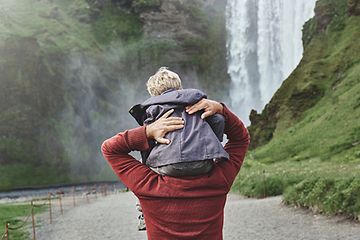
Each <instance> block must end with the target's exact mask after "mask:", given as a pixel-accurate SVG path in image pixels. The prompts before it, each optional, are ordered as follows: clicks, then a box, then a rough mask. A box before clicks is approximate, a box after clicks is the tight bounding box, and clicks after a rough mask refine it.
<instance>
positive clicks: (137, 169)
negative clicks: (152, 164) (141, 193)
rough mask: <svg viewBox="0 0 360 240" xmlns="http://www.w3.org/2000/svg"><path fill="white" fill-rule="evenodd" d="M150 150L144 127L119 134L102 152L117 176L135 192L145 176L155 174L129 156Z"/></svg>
mask: <svg viewBox="0 0 360 240" xmlns="http://www.w3.org/2000/svg"><path fill="white" fill-rule="evenodd" d="M148 148H149V144H148V140H147V137H146V132H145V127H144V126H142V127H137V128H134V129H130V130H127V131H125V132H121V133H118V134H116V135H115V136H113V137H111V138H109V139H107V140H105V141H104V142H103V144H102V145H101V151H102V153H103V155H104V157H105V159H106V160H107V162H108V163H109V165H110V166H111V168H112V169H113V171H114V172H115V174H116V175H117V176H118V177H119V178H120V180H121V181H122V182H123V183H124V184H125V185H126V186H127V187H128V188H129V189H130V190H131V191H133V192H137V191H138V190H139V188H140V187H141V186H142V183H143V181H144V178H145V176H149V175H151V174H155V173H154V172H153V171H152V170H151V169H150V168H148V167H147V166H146V165H144V164H141V163H140V162H139V161H137V160H136V159H135V158H134V157H132V156H131V155H129V152H131V151H145V150H147V149H148Z"/></svg>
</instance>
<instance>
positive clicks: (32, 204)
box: [31, 200, 36, 240]
mask: <svg viewBox="0 0 360 240" xmlns="http://www.w3.org/2000/svg"><path fill="white" fill-rule="evenodd" d="M31 220H32V230H33V240H36V232H35V216H34V202H33V201H32V200H31Z"/></svg>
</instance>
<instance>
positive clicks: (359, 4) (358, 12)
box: [348, 0, 360, 16]
mask: <svg viewBox="0 0 360 240" xmlns="http://www.w3.org/2000/svg"><path fill="white" fill-rule="evenodd" d="M348 14H349V15H350V16H351V15H353V16H360V0H348Z"/></svg>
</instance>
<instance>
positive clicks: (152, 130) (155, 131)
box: [146, 109, 184, 144]
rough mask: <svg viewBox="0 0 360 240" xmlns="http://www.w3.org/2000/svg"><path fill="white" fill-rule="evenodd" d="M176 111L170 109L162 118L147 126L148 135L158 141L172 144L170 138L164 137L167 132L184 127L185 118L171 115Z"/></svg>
mask: <svg viewBox="0 0 360 240" xmlns="http://www.w3.org/2000/svg"><path fill="white" fill-rule="evenodd" d="M173 112H174V109H170V110H169V111H167V112H166V113H164V115H163V116H161V118H159V119H158V120H156V121H155V122H153V123H151V124H149V125H147V126H146V136H147V138H149V139H155V141H157V142H158V143H164V144H170V140H169V139H166V138H164V137H165V135H166V133H168V132H172V131H175V130H178V129H181V128H183V127H184V120H182V118H180V117H169V116H170V115H171V114H172V113H173Z"/></svg>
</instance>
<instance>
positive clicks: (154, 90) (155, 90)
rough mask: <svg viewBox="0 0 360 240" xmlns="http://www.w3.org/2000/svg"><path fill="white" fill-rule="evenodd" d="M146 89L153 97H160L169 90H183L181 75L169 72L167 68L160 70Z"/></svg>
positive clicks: (150, 80)
mask: <svg viewBox="0 0 360 240" xmlns="http://www.w3.org/2000/svg"><path fill="white" fill-rule="evenodd" d="M146 87H147V90H148V92H149V94H150V95H151V96H158V95H160V94H162V93H163V92H165V91H166V90H169V89H175V90H179V89H182V86H181V79H180V77H179V75H177V74H176V73H174V72H172V71H170V70H168V68H167V67H161V68H159V70H157V72H156V73H155V74H154V75H153V76H151V77H150V78H149V80H148V81H147V83H146Z"/></svg>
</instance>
